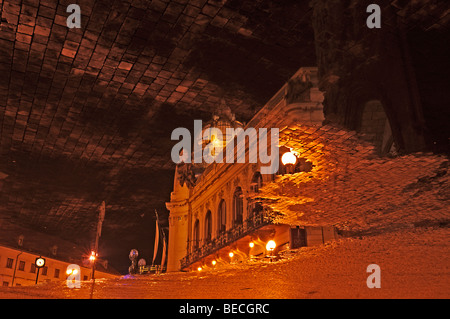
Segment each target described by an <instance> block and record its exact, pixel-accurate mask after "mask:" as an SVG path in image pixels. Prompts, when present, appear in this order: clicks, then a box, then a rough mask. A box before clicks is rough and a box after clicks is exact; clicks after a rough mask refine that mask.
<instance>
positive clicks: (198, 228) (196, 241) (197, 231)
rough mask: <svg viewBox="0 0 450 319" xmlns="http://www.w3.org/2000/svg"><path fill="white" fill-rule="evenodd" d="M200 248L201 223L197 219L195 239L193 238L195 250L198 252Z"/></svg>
mask: <svg viewBox="0 0 450 319" xmlns="http://www.w3.org/2000/svg"><path fill="white" fill-rule="evenodd" d="M199 246H200V222H199V220H198V219H197V220H196V221H195V224H194V238H193V246H192V248H193V249H194V250H197V249H198V248H199Z"/></svg>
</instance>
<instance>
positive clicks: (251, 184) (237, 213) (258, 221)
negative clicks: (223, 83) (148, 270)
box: [166, 67, 335, 271]
mask: <svg viewBox="0 0 450 319" xmlns="http://www.w3.org/2000/svg"><path fill="white" fill-rule="evenodd" d="M317 84H318V81H317V69H316V68H312V67H307V68H301V69H300V70H298V72H296V73H295V74H294V76H293V77H292V78H291V80H290V81H288V83H286V85H284V86H283V87H282V88H281V89H280V90H279V91H278V93H277V94H275V96H274V97H273V98H272V99H270V100H269V102H267V104H266V105H265V106H264V107H263V108H262V109H261V111H260V112H258V113H257V114H256V115H255V117H253V119H252V120H251V121H250V122H249V123H247V124H246V125H245V126H244V129H245V130H247V129H249V128H255V129H259V128H271V129H272V128H278V129H280V128H283V127H285V126H287V125H290V124H292V123H303V124H305V125H308V126H311V127H313V126H320V125H321V124H322V121H323V120H324V118H323V109H322V101H323V94H322V93H321V92H320V91H319V90H318V88H317ZM242 126H243V125H242V124H241V123H240V122H238V121H236V120H235V118H234V116H233V115H232V114H231V112H230V111H229V110H227V109H224V108H222V109H221V110H219V112H217V114H216V115H215V116H214V118H213V120H212V121H211V122H210V123H208V124H206V125H205V126H204V128H203V132H204V131H205V130H206V129H207V128H209V127H217V128H220V129H221V130H222V131H223V132H225V131H226V128H237V127H242ZM203 136H204V134H203ZM223 140H225V138H224V139H223ZM207 142H210V140H208V141H207ZM194 143H195V142H194ZM270 143H271V142H270V141H268V144H270ZM205 144H206V143H205V142H204V141H203V143H202V145H203V147H204V146H205ZM219 144H220V145H222V144H221V143H219ZM224 145H227V144H226V143H225V142H224ZM250 145H251V141H250V138H249V143H248V144H246V146H245V153H246V155H247V156H250V155H249V154H248V153H249V149H250ZM261 146H262V145H261V144H260V145H259V147H261ZM275 147H280V151H279V156H280V158H279V163H280V164H279V165H280V166H279V169H278V170H277V171H276V174H283V173H287V172H286V167H284V165H283V163H282V161H281V157H282V156H283V155H284V153H286V152H288V150H287V149H286V150H284V149H283V147H282V146H281V145H275ZM233 148H234V151H235V152H237V149H238V148H239V144H238V143H233ZM246 159H247V160H246V161H245V163H237V162H236V163H228V162H227V163H216V162H213V163H211V164H203V163H198V164H196V163H192V164H188V163H180V164H179V165H178V166H177V169H176V173H175V180H174V188H173V192H172V193H171V200H170V202H168V203H167V204H166V205H167V208H168V209H169V210H170V216H169V247H168V265H167V270H168V271H175V270H180V269H181V270H183V269H198V268H199V267H202V268H203V267H213V265H216V264H217V263H221V262H230V261H231V262H233V261H239V260H242V259H246V258H248V257H250V256H265V255H266V254H267V253H268V251H267V249H266V244H267V243H268V241H270V240H273V241H275V243H276V245H277V246H276V248H275V251H274V252H273V253H277V252H279V251H282V250H284V249H288V248H289V247H295V246H302V245H308V246H309V245H315V244H320V243H323V242H324V241H328V240H330V239H333V238H335V232H334V229H333V228H330V227H329V228H322V227H316V228H314V227H308V228H302V229H300V228H298V227H295V226H294V225H288V224H279V223H276V222H275V219H276V212H274V211H272V210H271V209H270V208H269V207H268V206H266V205H263V203H262V202H261V201H259V200H258V192H259V188H261V187H262V186H263V184H264V183H266V182H269V181H272V180H273V179H274V176H275V174H261V171H262V169H261V168H262V167H263V166H264V165H267V164H263V163H262V162H261V159H260V158H258V160H257V161H256V162H255V163H252V162H251V161H250V157H248V158H246ZM301 164H305V161H302V159H301V158H299V159H298V161H297V163H296V166H295V167H294V170H295V171H299V170H302V169H305V170H308V169H311V166H309V168H308V165H301Z"/></svg>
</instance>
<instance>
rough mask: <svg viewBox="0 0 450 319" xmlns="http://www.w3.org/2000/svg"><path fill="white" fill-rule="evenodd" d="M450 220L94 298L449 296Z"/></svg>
mask: <svg viewBox="0 0 450 319" xmlns="http://www.w3.org/2000/svg"><path fill="white" fill-rule="evenodd" d="M449 235H450V231H449V228H447V227H438V226H436V227H416V228H414V227H411V228H408V229H397V230H392V231H391V232H386V233H384V234H379V235H376V236H368V237H361V238H344V239H340V240H338V241H336V242H333V243H331V244H327V245H323V246H319V247H309V248H301V249H299V250H297V251H295V252H292V253H291V255H290V256H286V257H285V258H283V259H281V260H279V261H275V262H273V263H268V262H256V263H241V264H236V265H226V266H222V267H221V268H219V269H216V270H210V271H202V272H201V273H199V272H191V273H168V274H163V275H149V276H135V277H129V276H128V277H127V276H124V277H122V278H120V279H116V280H97V282H96V288H95V292H94V298H162V299H178V298H189V299H196V298H207V299H208V298H214V299H219V298H243V299H253V298H268V299H283V298H294V299H296V298H448V297H450V288H449V287H450V276H449V275H450V257H449V256H450V251H449V250H450V249H449V247H448V239H449V238H450V236H449ZM372 263H375V264H378V265H379V266H380V268H381V288H380V289H377V288H373V289H369V288H368V287H367V285H366V280H367V277H368V275H369V273H367V272H366V268H367V266H368V265H369V264H372ZM89 287H90V285H89V283H88V282H83V283H82V287H81V289H69V288H67V287H66V286H65V283H64V282H61V283H47V284H41V285H39V286H36V287H34V286H33V287H14V288H7V287H1V288H0V297H1V298H89Z"/></svg>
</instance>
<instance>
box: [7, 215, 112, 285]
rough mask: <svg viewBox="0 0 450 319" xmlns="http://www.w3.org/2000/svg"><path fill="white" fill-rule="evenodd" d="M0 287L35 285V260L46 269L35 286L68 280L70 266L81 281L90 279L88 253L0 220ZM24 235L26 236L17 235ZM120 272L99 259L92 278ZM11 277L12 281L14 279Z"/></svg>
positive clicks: (53, 238)
mask: <svg viewBox="0 0 450 319" xmlns="http://www.w3.org/2000/svg"><path fill="white" fill-rule="evenodd" d="M0 227H1V229H2V232H1V234H0V286H5V287H11V286H27V285H34V284H35V282H36V275H37V268H36V265H35V260H36V258H37V257H43V258H45V260H46V263H45V266H44V267H43V268H41V269H40V270H39V277H38V283H41V282H47V281H63V280H66V279H67V275H66V269H67V266H69V265H70V264H77V265H78V266H80V270H81V274H80V275H81V276H80V279H81V280H82V281H83V280H90V279H91V277H92V273H91V267H90V266H89V260H88V257H89V252H88V251H86V252H84V251H83V249H82V248H80V247H78V246H76V245H74V244H73V243H70V242H67V241H63V240H61V239H58V238H56V237H53V236H50V235H46V234H42V233H38V232H35V231H31V230H25V229H23V228H19V227H18V226H15V225H13V224H10V223H8V222H6V221H0ZM22 233H24V234H25V235H18V234H22ZM118 276H120V273H119V272H118V271H117V270H115V269H114V268H112V267H111V266H109V265H108V262H107V261H106V260H101V259H100V260H99V261H98V262H97V263H96V267H95V278H117V277H118ZM13 278H14V279H13Z"/></svg>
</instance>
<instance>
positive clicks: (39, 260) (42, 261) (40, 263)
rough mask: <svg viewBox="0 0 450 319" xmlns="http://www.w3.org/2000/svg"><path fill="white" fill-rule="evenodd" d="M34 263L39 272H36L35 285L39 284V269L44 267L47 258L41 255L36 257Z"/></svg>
mask: <svg viewBox="0 0 450 319" xmlns="http://www.w3.org/2000/svg"><path fill="white" fill-rule="evenodd" d="M34 265H35V266H36V268H37V272H36V282H35V285H37V283H38V279H39V271H40V270H41V268H42V267H44V266H45V258H42V257H41V256H39V257H38V258H36V260H35V261H34Z"/></svg>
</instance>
